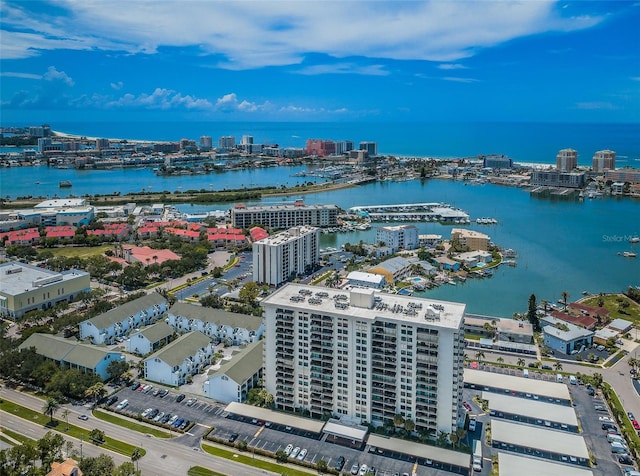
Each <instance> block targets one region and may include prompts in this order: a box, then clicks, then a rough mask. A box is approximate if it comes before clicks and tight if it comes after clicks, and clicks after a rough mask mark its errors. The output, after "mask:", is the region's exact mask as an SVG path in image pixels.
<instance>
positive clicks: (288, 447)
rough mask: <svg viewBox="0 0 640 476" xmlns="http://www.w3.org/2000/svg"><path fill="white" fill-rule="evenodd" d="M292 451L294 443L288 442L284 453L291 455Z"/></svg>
mask: <svg viewBox="0 0 640 476" xmlns="http://www.w3.org/2000/svg"><path fill="white" fill-rule="evenodd" d="M292 451H293V445H292V444H288V445H287V447H286V448H285V449H284V454H286V455H287V456H289V455H290V454H291V452H292Z"/></svg>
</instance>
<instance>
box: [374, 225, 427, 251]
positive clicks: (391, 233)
mask: <svg viewBox="0 0 640 476" xmlns="http://www.w3.org/2000/svg"><path fill="white" fill-rule="evenodd" d="M376 242H377V243H380V242H382V243H384V244H385V245H386V246H388V247H389V248H391V250H392V251H393V253H395V252H397V251H398V250H399V249H401V248H402V249H405V250H413V249H415V248H417V247H418V245H419V240H418V228H417V227H416V226H414V225H398V226H379V227H378V228H376Z"/></svg>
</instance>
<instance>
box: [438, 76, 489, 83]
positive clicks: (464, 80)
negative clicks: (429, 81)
mask: <svg viewBox="0 0 640 476" xmlns="http://www.w3.org/2000/svg"><path fill="white" fill-rule="evenodd" d="M440 79H443V80H445V81H452V82H454V83H477V82H479V81H480V80H479V79H473V78H459V77H457V76H445V77H443V78H440Z"/></svg>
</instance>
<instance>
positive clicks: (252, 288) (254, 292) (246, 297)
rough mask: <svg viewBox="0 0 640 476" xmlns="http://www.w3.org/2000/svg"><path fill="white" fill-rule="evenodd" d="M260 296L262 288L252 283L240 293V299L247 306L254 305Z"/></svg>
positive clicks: (246, 285) (243, 287) (247, 284)
mask: <svg viewBox="0 0 640 476" xmlns="http://www.w3.org/2000/svg"><path fill="white" fill-rule="evenodd" d="M259 294H260V288H259V287H258V284H257V283H255V282H253V281H250V282H248V283H246V284H245V285H244V286H242V288H241V289H240V291H239V292H238V298H239V299H240V301H242V302H243V303H245V304H250V305H252V306H253V305H254V304H255V302H256V299H257V298H258V295H259Z"/></svg>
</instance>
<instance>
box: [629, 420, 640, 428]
mask: <svg viewBox="0 0 640 476" xmlns="http://www.w3.org/2000/svg"><path fill="white" fill-rule="evenodd" d="M631 424H632V425H633V427H634V428H635V429H636V430H640V423H638V420H633V421H632V422H631Z"/></svg>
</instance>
